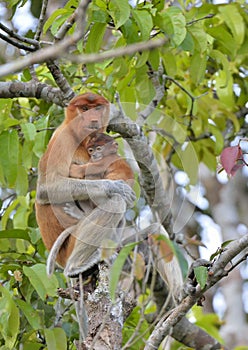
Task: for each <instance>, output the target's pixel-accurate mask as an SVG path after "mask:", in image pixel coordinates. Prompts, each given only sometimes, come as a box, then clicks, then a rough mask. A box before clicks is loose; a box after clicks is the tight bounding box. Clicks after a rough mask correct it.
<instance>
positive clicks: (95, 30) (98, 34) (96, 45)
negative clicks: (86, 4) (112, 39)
mask: <svg viewBox="0 0 248 350" xmlns="http://www.w3.org/2000/svg"><path fill="white" fill-rule="evenodd" d="M105 30H106V23H94V24H93V26H92V27H91V28H90V33H89V37H88V40H87V43H86V46H85V52H86V53H92V52H98V51H99V50H100V48H101V46H102V43H103V36H104V34H105Z"/></svg>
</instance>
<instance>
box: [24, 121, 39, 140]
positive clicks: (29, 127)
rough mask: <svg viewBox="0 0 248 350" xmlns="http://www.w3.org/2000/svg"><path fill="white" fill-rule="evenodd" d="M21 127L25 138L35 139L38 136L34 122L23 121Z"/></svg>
mask: <svg viewBox="0 0 248 350" xmlns="http://www.w3.org/2000/svg"><path fill="white" fill-rule="evenodd" d="M21 129H22V132H23V135H24V138H25V140H27V141H34V140H35V136H36V128H35V126H34V124H33V123H23V124H21Z"/></svg>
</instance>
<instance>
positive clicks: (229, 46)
mask: <svg viewBox="0 0 248 350" xmlns="http://www.w3.org/2000/svg"><path fill="white" fill-rule="evenodd" d="M208 33H209V34H210V35H211V36H212V37H213V38H215V39H216V41H215V47H216V46H217V49H219V50H220V51H223V53H225V54H228V55H230V56H231V57H235V55H236V52H237V48H238V46H237V42H236V41H235V40H234V38H233V36H232V35H231V34H230V33H229V32H228V31H227V30H226V29H225V28H224V27H223V26H222V25H220V26H216V27H210V28H208Z"/></svg>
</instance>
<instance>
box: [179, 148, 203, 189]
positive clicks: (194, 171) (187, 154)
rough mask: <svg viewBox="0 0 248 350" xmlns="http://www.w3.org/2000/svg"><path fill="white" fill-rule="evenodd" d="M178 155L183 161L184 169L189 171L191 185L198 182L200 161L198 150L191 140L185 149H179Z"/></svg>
mask: <svg viewBox="0 0 248 350" xmlns="http://www.w3.org/2000/svg"><path fill="white" fill-rule="evenodd" d="M177 156H178V157H179V159H180V161H181V164H182V170H184V171H185V172H186V173H187V175H188V177H189V179H190V184H191V185H194V184H196V182H197V179H198V167H199V161H198V156H197V152H196V150H195V148H194V146H193V144H192V143H191V142H189V143H188V144H187V146H186V147H185V149H180V150H178V151H177Z"/></svg>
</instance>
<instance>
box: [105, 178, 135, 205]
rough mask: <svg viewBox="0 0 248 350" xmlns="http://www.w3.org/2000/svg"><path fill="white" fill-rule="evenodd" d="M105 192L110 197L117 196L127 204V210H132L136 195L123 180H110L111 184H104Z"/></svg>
mask: <svg viewBox="0 0 248 350" xmlns="http://www.w3.org/2000/svg"><path fill="white" fill-rule="evenodd" d="M106 185H107V188H106V192H107V193H108V195H109V196H110V197H112V196H114V195H115V194H119V195H120V196H121V197H122V198H123V199H124V201H125V202H126V204H127V207H128V208H132V207H133V205H134V201H135V199H136V195H135V193H134V191H133V190H132V188H131V187H130V186H129V185H128V184H127V183H126V182H125V181H123V180H112V181H111V183H109V182H106Z"/></svg>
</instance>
